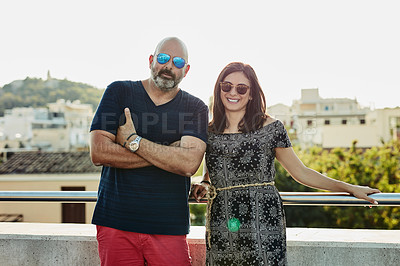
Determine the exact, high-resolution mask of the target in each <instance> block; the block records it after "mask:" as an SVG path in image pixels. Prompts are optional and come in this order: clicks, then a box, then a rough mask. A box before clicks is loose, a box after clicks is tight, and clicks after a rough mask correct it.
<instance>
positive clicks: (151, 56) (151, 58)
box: [149, 55, 154, 68]
mask: <svg viewBox="0 0 400 266" xmlns="http://www.w3.org/2000/svg"><path fill="white" fill-rule="evenodd" d="M153 60H154V56H153V55H150V56H149V67H150V68H151V64H152V63H153Z"/></svg>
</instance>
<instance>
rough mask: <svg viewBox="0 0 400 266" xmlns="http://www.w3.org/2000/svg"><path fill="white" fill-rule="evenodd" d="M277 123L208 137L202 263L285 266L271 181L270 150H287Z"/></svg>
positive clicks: (281, 218) (281, 221)
mask: <svg viewBox="0 0 400 266" xmlns="http://www.w3.org/2000/svg"><path fill="white" fill-rule="evenodd" d="M290 146H291V143H290V140H289V137H288V135H287V132H286V129H285V127H284V126H283V124H282V122H280V121H279V120H276V121H274V122H272V123H271V124H268V125H266V126H264V127H262V128H260V129H258V130H256V131H253V132H249V133H237V134H214V133H209V136H208V145H207V152H206V164H207V168H208V171H209V175H210V179H211V182H212V184H213V187H214V188H215V189H216V190H217V191H216V197H215V198H214V199H213V200H211V204H210V203H209V206H208V208H209V210H208V213H209V215H210V217H208V218H209V219H210V220H209V228H208V231H209V233H208V234H207V236H206V238H207V241H206V242H207V262H206V264H207V265H286V264H287V258H286V223H285V214H284V211H283V205H282V201H281V198H280V196H279V193H278V190H277V189H276V188H275V186H273V185H271V183H273V181H274V179H275V167H274V159H275V148H277V147H290Z"/></svg>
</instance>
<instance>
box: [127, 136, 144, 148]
mask: <svg viewBox="0 0 400 266" xmlns="http://www.w3.org/2000/svg"><path fill="white" fill-rule="evenodd" d="M141 139H142V137H141V136H137V137H136V138H135V139H134V140H132V141H131V142H129V144H128V147H129V150H130V151H131V152H136V151H137V150H138V149H139V144H140V140H141Z"/></svg>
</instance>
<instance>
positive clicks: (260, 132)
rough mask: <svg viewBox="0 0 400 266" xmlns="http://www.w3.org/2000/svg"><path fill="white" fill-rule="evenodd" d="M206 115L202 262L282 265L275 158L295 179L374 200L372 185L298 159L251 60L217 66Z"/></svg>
mask: <svg viewBox="0 0 400 266" xmlns="http://www.w3.org/2000/svg"><path fill="white" fill-rule="evenodd" d="M212 113H213V118H212V121H211V122H210V124H209V136H208V145H207V151H206V173H205V175H204V179H203V181H202V182H201V185H199V186H196V187H195V188H194V191H193V194H194V195H195V197H196V198H197V199H200V198H202V197H203V196H204V195H205V194H206V192H207V190H209V205H208V211H207V212H208V213H207V214H208V215H207V236H206V239H207V241H206V242H207V265H286V264H287V259H286V234H285V229H286V227H285V216H284V211H283V205H282V201H281V198H280V196H279V193H278V190H277V189H276V188H275V186H274V178H275V168H274V159H275V157H276V159H277V160H278V161H279V162H280V163H281V164H282V166H283V167H284V168H285V169H286V170H287V171H288V172H289V173H290V175H291V176H292V177H293V178H294V179H295V180H296V181H297V182H299V183H302V184H304V185H306V186H309V187H312V188H318V189H325V190H330V191H343V192H349V193H350V194H352V195H354V196H355V197H358V198H360V199H365V200H367V201H369V202H371V203H372V204H377V202H376V201H375V200H374V199H372V198H370V197H368V195H369V194H372V193H377V192H380V191H379V190H378V189H372V188H369V187H363V186H355V185H351V184H348V183H344V182H341V181H338V180H334V179H331V178H329V177H326V176H324V175H322V174H320V173H318V172H316V171H314V170H311V169H310V168H307V167H306V166H304V165H303V163H302V162H301V161H300V160H299V158H298V157H297V155H296V154H295V153H294V151H293V149H292V145H291V143H290V140H289V137H288V135H287V132H286V130H285V127H284V126H283V124H282V122H280V121H279V120H275V119H273V118H272V117H270V116H268V115H267V114H266V103H265V96H264V93H263V91H262V90H261V87H260V84H259V82H258V79H257V76H256V74H255V72H254V70H253V69H252V67H251V66H249V65H245V64H243V63H237V62H235V63H231V64H229V65H227V66H226V67H225V68H224V69H223V70H222V72H221V73H220V75H219V77H218V79H217V82H216V84H215V88H214V104H213V110H212ZM211 184H212V185H211ZM208 186H210V187H208Z"/></svg>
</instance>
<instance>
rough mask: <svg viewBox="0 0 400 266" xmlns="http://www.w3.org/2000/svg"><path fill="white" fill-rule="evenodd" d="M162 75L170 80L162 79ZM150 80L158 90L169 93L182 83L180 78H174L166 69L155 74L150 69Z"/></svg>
mask: <svg viewBox="0 0 400 266" xmlns="http://www.w3.org/2000/svg"><path fill="white" fill-rule="evenodd" d="M162 74H167V75H168V76H171V79H166V78H164V77H162ZM151 79H152V80H153V81H154V83H155V84H156V86H157V87H158V88H160V90H162V91H170V90H172V89H174V88H176V87H177V86H178V84H179V83H180V82H181V81H182V79H183V76H182V77H178V78H177V77H176V75H175V74H174V73H172V71H170V70H168V69H161V70H160V71H159V72H158V73H156V72H155V70H154V68H152V69H151Z"/></svg>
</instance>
